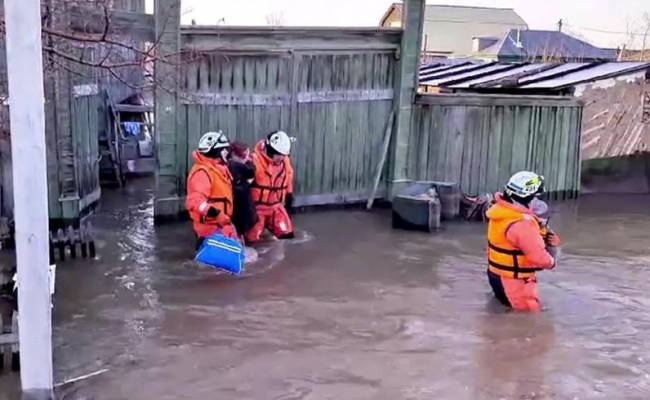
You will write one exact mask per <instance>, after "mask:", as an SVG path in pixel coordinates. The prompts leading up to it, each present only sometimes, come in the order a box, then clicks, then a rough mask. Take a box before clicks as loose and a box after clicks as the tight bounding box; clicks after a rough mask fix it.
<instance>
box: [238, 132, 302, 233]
mask: <svg viewBox="0 0 650 400" xmlns="http://www.w3.org/2000/svg"><path fill="white" fill-rule="evenodd" d="M293 140H294V139H293V138H290V137H289V135H287V134H286V133H285V132H283V131H275V132H271V133H270V134H269V135H268V136H267V137H266V139H265V140H261V141H260V142H258V143H257V145H256V146H255V151H254V153H253V154H252V159H253V164H254V165H255V180H254V181H253V185H252V190H251V191H252V195H253V201H254V202H255V207H256V208H257V215H258V217H259V219H258V221H257V223H256V224H255V226H253V228H251V230H250V231H248V232H247V234H246V240H247V241H248V242H249V243H254V242H257V241H259V240H260V238H261V236H262V233H263V232H264V229H265V228H266V229H268V230H269V231H271V233H273V235H274V236H275V237H277V238H278V239H291V238H293V237H294V232H293V223H292V222H291V218H290V217H289V212H288V211H289V210H291V207H292V204H293V167H292V166H291V160H290V159H289V154H290V153H291V142H292V141H293Z"/></svg>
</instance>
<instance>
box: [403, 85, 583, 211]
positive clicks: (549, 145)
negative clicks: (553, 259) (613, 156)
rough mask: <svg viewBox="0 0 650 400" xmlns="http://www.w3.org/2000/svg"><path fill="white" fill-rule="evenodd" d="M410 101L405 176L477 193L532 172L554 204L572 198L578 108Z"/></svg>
mask: <svg viewBox="0 0 650 400" xmlns="http://www.w3.org/2000/svg"><path fill="white" fill-rule="evenodd" d="M416 103H417V107H416V110H415V113H414V117H413V120H412V124H411V131H410V136H409V146H408V176H409V178H411V179H413V180H443V181H453V182H459V183H460V185H461V189H462V190H463V191H464V192H465V193H469V194H473V195H477V194H480V193H485V192H493V191H496V190H499V189H500V188H501V187H502V186H503V184H504V182H505V181H506V180H507V179H508V178H509V177H510V175H512V174H513V173H514V172H517V171H520V170H532V171H536V172H538V173H540V174H542V175H544V176H545V177H546V179H547V184H548V189H549V191H551V192H552V193H553V196H554V197H555V198H567V197H574V196H576V195H577V193H578V191H579V189H580V131H581V125H582V105H581V104H580V103H579V102H578V101H576V100H575V99H573V98H565V97H539V96H476V95H474V96H472V95H456V94H455V95H426V96H421V97H420V98H418V100H417V102H416Z"/></svg>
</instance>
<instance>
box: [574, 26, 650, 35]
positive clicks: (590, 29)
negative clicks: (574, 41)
mask: <svg viewBox="0 0 650 400" xmlns="http://www.w3.org/2000/svg"><path fill="white" fill-rule="evenodd" d="M564 26H566V27H568V28H573V29H581V30H583V31H590V32H598V33H607V34H611V35H628V36H639V37H644V36H650V32H649V34H645V33H635V32H621V31H610V30H606V29H598V28H587V27H584V26H576V25H569V24H565V25H564Z"/></svg>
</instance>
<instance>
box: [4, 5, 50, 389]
mask: <svg viewBox="0 0 650 400" xmlns="http://www.w3.org/2000/svg"><path fill="white" fill-rule="evenodd" d="M4 8H5V24H6V47H7V74H8V80H9V112H10V123H11V155H12V160H13V163H12V165H13V168H12V169H13V176H14V178H13V188H14V217H15V222H16V260H17V264H18V311H19V317H18V325H19V340H20V342H19V346H20V365H21V372H20V378H21V382H22V389H23V396H24V399H29V400H41V399H51V398H52V314H51V313H52V310H51V302H50V283H49V279H50V276H49V249H48V245H49V243H48V220H49V217H48V199H47V164H46V158H45V157H46V156H45V148H46V146H45V96H44V92H43V56H42V44H41V2H40V0H20V1H19V0H5V1H4Z"/></svg>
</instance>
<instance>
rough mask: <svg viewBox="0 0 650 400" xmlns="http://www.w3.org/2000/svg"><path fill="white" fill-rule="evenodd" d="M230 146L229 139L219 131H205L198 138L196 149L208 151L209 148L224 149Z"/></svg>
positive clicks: (202, 151)
mask: <svg viewBox="0 0 650 400" xmlns="http://www.w3.org/2000/svg"><path fill="white" fill-rule="evenodd" d="M228 147H230V140H228V137H227V136H226V135H225V134H224V133H223V132H221V131H217V132H206V133H204V134H203V136H201V139H199V147H198V150H199V152H200V153H204V154H205V153H209V152H210V151H211V150H218V149H226V148H228Z"/></svg>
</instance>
